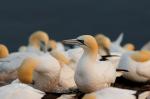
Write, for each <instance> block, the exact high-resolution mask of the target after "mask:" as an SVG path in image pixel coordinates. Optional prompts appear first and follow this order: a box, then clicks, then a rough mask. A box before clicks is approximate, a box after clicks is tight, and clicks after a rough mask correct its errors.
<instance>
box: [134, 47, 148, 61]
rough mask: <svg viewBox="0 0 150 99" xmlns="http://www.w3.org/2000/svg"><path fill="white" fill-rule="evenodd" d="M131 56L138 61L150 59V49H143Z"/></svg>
mask: <svg viewBox="0 0 150 99" xmlns="http://www.w3.org/2000/svg"><path fill="white" fill-rule="evenodd" d="M131 58H132V59H133V60H135V61H137V62H146V61H150V51H146V50H141V51H137V52H135V53H134V54H132V55H131Z"/></svg>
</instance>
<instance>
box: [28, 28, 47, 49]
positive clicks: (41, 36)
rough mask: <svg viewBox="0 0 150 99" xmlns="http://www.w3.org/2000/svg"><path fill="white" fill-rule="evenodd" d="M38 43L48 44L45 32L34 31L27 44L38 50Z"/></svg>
mask: <svg viewBox="0 0 150 99" xmlns="http://www.w3.org/2000/svg"><path fill="white" fill-rule="evenodd" d="M40 41H43V42H44V43H45V44H46V45H47V44H48V41H49V36H48V34H47V33H46V32H43V31H36V32H34V33H33V34H32V35H31V36H30V37H29V43H30V44H31V45H32V46H34V47H36V48H40Z"/></svg>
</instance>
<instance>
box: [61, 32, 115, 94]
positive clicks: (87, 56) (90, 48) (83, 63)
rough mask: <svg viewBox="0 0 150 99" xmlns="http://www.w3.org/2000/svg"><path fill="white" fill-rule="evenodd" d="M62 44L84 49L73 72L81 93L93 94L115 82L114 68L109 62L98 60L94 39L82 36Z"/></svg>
mask: <svg viewBox="0 0 150 99" xmlns="http://www.w3.org/2000/svg"><path fill="white" fill-rule="evenodd" d="M64 43H66V44H74V45H78V46H80V47H82V48H83V49H84V53H83V55H82V57H81V58H80V60H79V63H78V65H77V67H76V71H75V82H76V84H77V86H78V88H79V89H80V90H81V91H83V92H93V91H96V90H99V89H102V88H105V87H108V86H110V84H111V83H114V82H115V79H116V68H115V67H114V66H112V63H111V62H110V61H99V60H98V58H97V57H98V45H97V42H96V40H95V38H94V37H92V36H90V35H83V36H80V37H78V38H77V39H71V40H64Z"/></svg>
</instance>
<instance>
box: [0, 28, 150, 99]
mask: <svg viewBox="0 0 150 99" xmlns="http://www.w3.org/2000/svg"><path fill="white" fill-rule="evenodd" d="M28 39H29V40H28V41H29V42H28V43H29V44H28V45H27V46H21V47H20V48H19V50H18V51H17V52H12V53H9V50H8V48H7V47H6V46H5V45H3V44H0V85H1V87H0V97H1V98H2V99H150V87H149V85H150V84H149V81H150V42H149V43H147V44H145V45H144V46H143V47H142V48H141V50H135V46H134V45H133V44H131V43H127V44H125V45H124V46H121V44H120V43H121V42H122V39H123V34H122V33H121V34H120V36H119V37H118V38H117V40H116V41H111V40H110V38H109V37H107V36H105V35H103V34H97V35H95V36H91V35H81V36H79V37H77V38H73V39H68V40H63V41H62V42H56V41H55V40H54V39H52V38H50V37H49V35H48V34H47V33H45V32H43V31H36V32H34V33H33V34H32V35H30V37H29V38H28ZM69 45H71V46H69ZM118 77H119V78H120V77H122V78H124V79H125V80H124V81H123V82H121V83H124V82H126V81H127V82H128V81H132V82H134V83H135V84H136V83H140V84H142V86H138V87H140V88H137V89H134V88H133V89H132V86H131V88H127V87H126V88H124V87H118V86H116V83H117V82H116V79H117V78H118ZM121 83H120V84H121ZM120 84H119V85H120Z"/></svg>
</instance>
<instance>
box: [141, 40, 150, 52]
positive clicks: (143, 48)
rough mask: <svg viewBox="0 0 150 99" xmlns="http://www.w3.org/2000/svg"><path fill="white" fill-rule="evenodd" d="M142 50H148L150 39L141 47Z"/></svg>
mask: <svg viewBox="0 0 150 99" xmlns="http://www.w3.org/2000/svg"><path fill="white" fill-rule="evenodd" d="M142 50H150V41H149V42H148V43H146V44H145V45H144V46H143V47H142Z"/></svg>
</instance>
